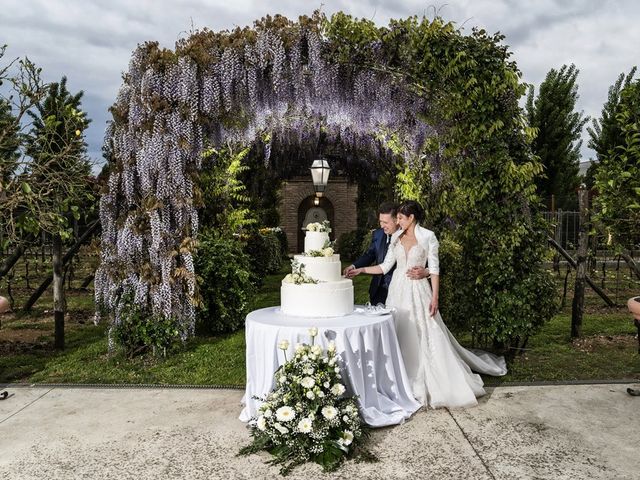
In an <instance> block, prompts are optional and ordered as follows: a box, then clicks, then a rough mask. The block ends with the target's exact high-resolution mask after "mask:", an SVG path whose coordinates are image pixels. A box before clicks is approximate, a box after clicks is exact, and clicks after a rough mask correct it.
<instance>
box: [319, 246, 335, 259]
mask: <svg viewBox="0 0 640 480" xmlns="http://www.w3.org/2000/svg"><path fill="white" fill-rule="evenodd" d="M322 255H324V256H325V257H330V256H331V255H333V248H331V247H327V248H323V249H322Z"/></svg>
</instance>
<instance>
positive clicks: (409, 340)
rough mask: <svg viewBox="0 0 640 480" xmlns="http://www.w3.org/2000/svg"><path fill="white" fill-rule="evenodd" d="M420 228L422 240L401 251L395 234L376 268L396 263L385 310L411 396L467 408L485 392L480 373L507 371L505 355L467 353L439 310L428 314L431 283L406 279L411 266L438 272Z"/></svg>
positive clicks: (431, 242)
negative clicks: (390, 318) (391, 320)
mask: <svg viewBox="0 0 640 480" xmlns="http://www.w3.org/2000/svg"><path fill="white" fill-rule="evenodd" d="M419 228H421V229H422V231H421V232H420V233H421V237H420V238H419V240H420V239H421V238H423V237H425V238H426V240H424V241H422V242H419V243H418V244H416V245H414V246H413V247H411V248H410V249H409V251H408V253H406V254H405V248H404V246H403V245H402V243H401V242H400V241H399V238H398V236H395V235H394V237H395V238H394V239H393V240H392V244H391V245H390V247H389V250H388V251H387V256H386V257H385V260H384V262H383V263H382V264H380V266H381V267H382V270H383V271H384V272H385V273H386V272H388V271H389V270H390V269H391V267H393V265H394V264H397V267H396V270H395V271H394V273H393V277H392V280H391V285H390V286H389V295H388V297H387V307H392V308H394V309H395V312H394V320H395V325H396V332H397V334H398V341H399V344H400V350H401V351H402V357H403V359H404V363H405V367H406V370H407V374H408V376H409V380H410V382H411V387H412V389H413V394H414V396H415V398H416V399H417V400H418V401H419V402H420V403H422V404H423V405H424V406H427V405H428V406H430V407H432V408H439V407H451V408H459V407H470V406H474V405H477V404H478V402H477V400H476V397H480V396H482V395H484V394H485V391H484V388H483V385H484V384H483V382H482V378H481V377H480V375H477V374H475V373H473V372H472V370H473V371H475V372H480V373H484V374H488V375H493V376H500V375H504V374H506V373H507V368H506V364H505V360H504V358H503V357H498V356H496V355H493V354H490V353H487V352H483V351H478V350H474V351H470V350H467V349H465V348H463V347H462V346H460V344H459V343H458V342H457V340H456V339H455V338H454V336H453V335H452V334H451V332H449V329H448V328H447V327H446V326H445V324H444V323H443V321H442V317H441V316H440V312H437V313H436V315H435V316H434V317H432V316H431V315H430V314H429V305H430V303H431V296H432V292H431V285H430V283H429V281H428V280H427V279H426V278H425V279H422V280H412V279H410V278H408V277H407V276H406V272H407V270H408V269H410V268H411V267H415V266H422V267H424V266H425V263H426V260H427V258H428V259H429V265H428V268H429V270H430V272H431V273H439V269H438V268H439V266H438V241H437V239H436V237H435V234H434V233H433V232H431V231H430V230H427V229H423V228H422V227H419Z"/></svg>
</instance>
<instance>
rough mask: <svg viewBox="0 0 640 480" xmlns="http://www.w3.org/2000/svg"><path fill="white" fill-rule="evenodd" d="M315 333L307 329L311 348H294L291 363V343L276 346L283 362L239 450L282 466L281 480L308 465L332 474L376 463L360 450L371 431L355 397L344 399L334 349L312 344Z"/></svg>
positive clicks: (241, 453) (373, 458)
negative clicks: (348, 463) (351, 463)
mask: <svg viewBox="0 0 640 480" xmlns="http://www.w3.org/2000/svg"><path fill="white" fill-rule="evenodd" d="M317 334H318V329H317V328H315V327H314V328H311V329H309V335H310V336H311V345H307V344H298V345H296V347H295V352H294V355H293V358H291V360H287V356H286V353H287V350H288V349H289V342H288V341H287V340H283V341H281V342H280V344H279V348H280V349H281V350H282V351H283V354H284V356H285V363H284V364H283V365H282V366H281V367H280V368H279V369H278V370H277V371H276V372H275V385H276V386H275V388H274V389H273V390H272V391H271V392H270V393H269V394H268V395H267V396H266V398H257V399H258V400H260V401H262V402H263V403H262V405H261V406H260V409H259V414H258V416H257V417H255V418H253V419H252V422H251V424H252V428H251V436H252V438H253V441H252V443H251V444H250V445H248V446H246V447H244V448H243V449H241V450H240V455H248V454H251V453H256V452H259V451H267V452H269V453H270V454H271V455H273V457H274V458H273V459H272V460H270V461H269V463H271V464H273V465H281V468H280V473H281V474H282V475H287V474H288V473H290V472H291V471H292V470H293V468H294V467H296V466H297V465H301V464H303V463H306V462H315V463H318V464H319V465H321V466H322V468H323V470H324V471H326V472H330V471H334V470H336V469H337V468H338V467H339V466H340V465H341V464H342V462H343V461H344V460H345V459H346V458H355V459H356V460H357V461H363V460H364V461H377V458H376V457H375V455H373V454H372V453H371V452H370V451H369V450H367V449H366V448H365V447H364V444H365V443H366V440H367V439H368V438H369V431H368V429H367V427H366V426H365V424H364V422H363V421H362V419H361V418H360V414H359V412H358V405H357V403H356V398H355V397H348V396H345V392H346V388H345V386H344V383H343V382H342V376H341V375H340V367H339V365H338V360H339V356H338V355H337V353H336V347H335V344H334V343H333V342H330V343H329V345H328V347H327V349H326V351H325V350H324V349H323V348H322V347H321V346H320V345H315V344H314V340H315V337H316V336H317Z"/></svg>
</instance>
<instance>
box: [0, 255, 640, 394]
mask: <svg viewBox="0 0 640 480" xmlns="http://www.w3.org/2000/svg"><path fill="white" fill-rule="evenodd" d="M288 269H289V267H288V265H286V266H285V267H283V270H282V271H281V272H278V273H276V274H274V275H270V276H268V277H267V278H266V279H265V281H264V284H263V285H262V287H261V288H260V290H259V291H258V292H257V294H256V296H255V298H254V299H253V302H252V309H258V308H263V307H268V306H274V305H279V304H280V282H281V279H282V277H283V276H284V275H285V274H286V273H287V271H288ZM369 281H370V277H368V276H364V275H362V276H359V277H356V278H355V279H354V287H355V300H356V303H358V304H363V303H365V302H366V301H367V300H368V286H369ZM28 293H29V292H27V291H24V292H19V291H18V294H19V296H20V298H19V299H18V298H17V299H18V300H23V299H24V298H26V297H27V296H28ZM67 300H68V302H67V303H68V318H67V323H66V348H65V350H64V351H62V352H57V351H55V350H53V348H52V343H53V335H52V334H53V316H52V312H51V309H52V300H51V295H50V294H48V295H47V296H45V297H43V298H42V299H41V300H40V301H39V302H38V304H37V305H36V307H35V308H34V310H33V312H32V313H31V314H29V315H10V316H4V317H2V322H3V324H2V328H1V329H0V383H8V382H27V383H97V384H116V383H131V384H171V385H225V386H241V385H243V384H244V382H245V342H244V330H240V331H238V332H235V333H232V334H228V335H221V336H211V337H206V336H199V337H196V338H194V339H191V340H190V341H188V342H187V343H186V345H185V346H184V347H183V348H182V349H181V350H179V351H177V352H174V353H172V354H171V355H168V356H167V357H166V358H163V357H152V356H146V357H138V358H135V359H127V358H125V357H124V356H123V355H122V354H120V353H109V350H108V345H107V340H106V332H107V327H106V325H104V324H100V325H94V324H93V323H92V321H91V320H92V317H93V296H92V294H91V293H90V292H82V291H78V290H76V291H71V292H70V293H69V295H68V298H67ZM568 303H569V306H567V307H565V308H564V309H563V311H562V312H561V313H559V314H558V315H556V316H555V317H554V318H553V319H552V320H551V321H550V322H548V323H547V324H546V325H545V326H544V327H543V328H542V329H541V330H540V331H539V332H538V333H537V334H536V335H535V336H533V337H532V338H531V339H530V341H529V343H528V345H527V349H526V351H525V352H524V353H523V354H522V355H520V356H518V357H516V358H515V360H514V361H513V362H512V363H511V364H510V365H509V373H508V374H507V375H506V376H505V377H501V378H499V379H497V378H492V377H487V378H485V380H486V382H487V384H490V385H492V384H494V385H495V384H499V383H505V382H506V383H508V382H535V381H567V380H607V379H608V380H619V379H635V380H638V379H640V355H639V354H638V353H637V340H636V339H635V338H634V333H635V331H636V330H635V328H634V327H633V325H632V323H631V317H630V315H629V314H628V313H626V311H625V309H624V308H614V309H610V308H605V307H602V306H601V302H599V301H598V299H597V298H594V297H593V296H592V295H591V296H590V297H588V302H587V305H588V310H587V311H588V312H589V313H587V314H586V315H585V317H584V321H583V338H582V339H580V340H579V341H577V342H572V341H571V339H570V338H569V331H570V302H568ZM445 322H446V318H445ZM459 338H460V339H461V343H463V344H467V342H466V340H467V338H466V335H464V334H459Z"/></svg>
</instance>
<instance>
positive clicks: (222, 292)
mask: <svg viewBox="0 0 640 480" xmlns="http://www.w3.org/2000/svg"><path fill="white" fill-rule="evenodd" d="M250 262H251V260H250V258H249V256H248V255H247V254H246V253H245V252H244V251H243V247H242V243H241V242H240V241H238V240H237V239H234V238H227V237H223V236H220V235H219V234H217V233H216V232H214V231H205V232H203V233H202V234H201V236H200V245H199V247H198V252H197V254H196V257H195V269H196V274H197V275H198V286H199V292H200V299H201V305H200V308H199V309H198V313H197V316H198V324H199V327H200V328H203V329H205V330H206V331H208V332H210V333H221V332H233V331H236V330H238V329H239V328H241V327H242V326H243V325H244V318H245V316H246V315H247V313H249V309H250V301H251V298H252V296H253V294H254V291H255V289H254V284H253V282H252V279H253V278H252V277H253V275H252V270H251V263H250Z"/></svg>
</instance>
